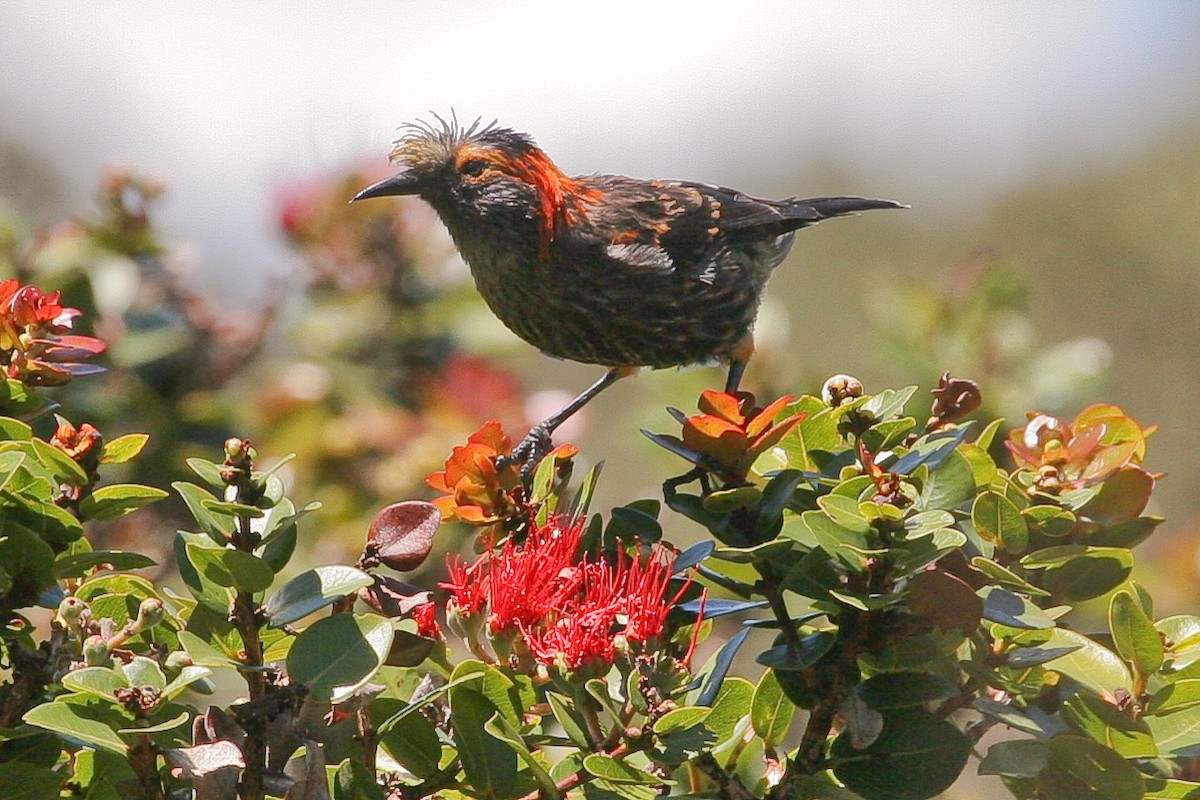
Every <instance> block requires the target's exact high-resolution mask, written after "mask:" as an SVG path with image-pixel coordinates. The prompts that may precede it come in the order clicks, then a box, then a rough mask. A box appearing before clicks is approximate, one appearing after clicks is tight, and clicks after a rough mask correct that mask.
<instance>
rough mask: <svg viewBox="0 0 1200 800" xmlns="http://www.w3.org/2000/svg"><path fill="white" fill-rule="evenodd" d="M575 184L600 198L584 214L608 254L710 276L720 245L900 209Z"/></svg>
mask: <svg viewBox="0 0 1200 800" xmlns="http://www.w3.org/2000/svg"><path fill="white" fill-rule="evenodd" d="M578 181H579V183H580V185H581V186H583V187H584V189H585V190H587V191H589V192H590V193H591V195H592V196H594V197H597V198H599V199H598V200H597V201H595V202H593V203H590V204H588V205H587V206H586V207H585V208H584V212H585V216H586V217H587V219H588V222H589V223H590V224H589V226H588V227H589V228H590V233H591V238H592V239H593V240H600V241H601V243H602V244H603V246H604V247H605V253H606V255H607V256H608V257H609V258H612V259H614V260H615V261H617V262H619V263H621V264H623V265H626V266H630V267H634V268H638V269H654V270H664V271H667V270H669V271H675V272H680V271H686V272H689V273H695V275H696V276H697V277H699V278H700V279H701V280H704V279H705V278H706V276H708V277H711V273H712V259H713V257H714V256H715V254H716V253H717V251H718V250H720V248H721V247H725V246H735V247H736V246H737V245H740V244H744V243H756V242H768V241H771V240H772V239H773V238H774V237H777V236H781V235H783V234H786V233H789V232H791V231H794V230H796V229H797V228H802V227H805V226H807V225H813V224H815V223H817V222H820V221H821V220H823V219H829V218H831V217H838V216H842V215H843V214H853V213H855V212H858V211H867V210H870V209H875V208H904V206H903V205H902V204H900V203H896V202H894V201H892V200H873V199H870V198H865V197H815V198H809V199H805V200H799V199H795V198H792V199H788V200H762V199H759V198H757V197H751V196H750V195H748V194H746V193H744V192H739V191H737V190H736V189H727V188H725V187H723V186H714V185H711V184H706V183H692V182H684V181H654V180H637V179H635V178H627V177H624V176H621V175H592V176H588V177H585V178H579V179H578Z"/></svg>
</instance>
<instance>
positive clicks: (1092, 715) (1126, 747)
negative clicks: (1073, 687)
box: [1062, 693, 1158, 758]
mask: <svg viewBox="0 0 1200 800" xmlns="http://www.w3.org/2000/svg"><path fill="white" fill-rule="evenodd" d="M1062 714H1063V718H1064V719H1065V720H1066V721H1067V723H1068V724H1070V725H1071V727H1073V728H1075V729H1076V730H1078V731H1079V732H1080V733H1083V734H1086V735H1087V736H1088V737H1090V738H1091V739H1093V740H1094V741H1097V742H1099V743H1100V744H1102V745H1104V746H1105V747H1110V748H1112V749H1113V750H1115V751H1116V752H1117V753H1120V754H1121V755H1122V756H1124V757H1125V758H1157V757H1158V747H1157V746H1156V745H1155V744H1154V737H1153V736H1151V735H1150V728H1149V727H1147V725H1146V723H1145V722H1144V721H1140V720H1133V719H1131V718H1130V717H1129V715H1127V714H1126V713H1125V712H1123V711H1121V710H1120V709H1119V708H1117V707H1116V706H1114V705H1111V704H1110V703H1107V702H1105V701H1104V699H1103V698H1100V697H1097V696H1096V695H1093V694H1083V693H1080V694H1073V695H1071V696H1070V697H1068V698H1067V699H1066V701H1065V703H1064V704H1063V711H1062Z"/></svg>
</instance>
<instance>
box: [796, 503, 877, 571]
mask: <svg viewBox="0 0 1200 800" xmlns="http://www.w3.org/2000/svg"><path fill="white" fill-rule="evenodd" d="M800 520H801V522H802V524H803V526H804V528H805V529H806V530H807V532H808V535H809V536H811V537H812V540H813V541H815V542H816V543H817V545H818V546H820V548H821V549H822V550H824V551H825V552H826V553H829V554H830V555H833V556H836V557H837V558H838V559H840V560H841V561H842V562H844V563H845V564H846V565H847V566H849V567H850V568H852V569H856V570H858V569H862V568H863V567H864V565H865V564H866V556H865V555H864V552H865V551H866V550H868V549H869V548H870V543H869V542H868V541H867V537H866V536H864V535H862V534H860V533H855V532H854V531H852V530H850V529H848V528H843V527H842V526H841V525H838V524H837V523H836V522H834V521H833V520H832V519H830V518H829V516H828V515H826V514H825V512H823V511H805V512H804V513H803V514H801V515H800ZM786 530H787V529H786V528H785V535H789V534H787V533H786Z"/></svg>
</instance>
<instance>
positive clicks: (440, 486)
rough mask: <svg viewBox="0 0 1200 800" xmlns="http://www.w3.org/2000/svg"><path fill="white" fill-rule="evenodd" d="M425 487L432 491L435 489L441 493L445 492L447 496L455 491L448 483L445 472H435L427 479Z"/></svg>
mask: <svg viewBox="0 0 1200 800" xmlns="http://www.w3.org/2000/svg"><path fill="white" fill-rule="evenodd" d="M425 485H426V486H428V487H429V488H430V489H434V490H436V491H439V492H445V493H446V494H449V493H450V492H452V491H454V489H453V488H451V486H450V484H448V483H446V473H445V472H434V473H432V474H430V475H429V477H427V478H426V479H425Z"/></svg>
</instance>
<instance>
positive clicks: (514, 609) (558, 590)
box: [488, 517, 584, 633]
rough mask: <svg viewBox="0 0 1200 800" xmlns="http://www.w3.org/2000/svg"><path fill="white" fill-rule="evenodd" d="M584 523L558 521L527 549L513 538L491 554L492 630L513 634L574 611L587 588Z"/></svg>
mask: <svg viewBox="0 0 1200 800" xmlns="http://www.w3.org/2000/svg"><path fill="white" fill-rule="evenodd" d="M582 535H583V518H582V517H581V518H579V519H577V520H575V521H574V522H572V523H571V524H569V525H567V526H565V527H564V526H563V525H562V524H561V520H558V519H555V520H553V521H551V522H550V523H549V524H547V525H543V526H540V527H536V528H534V529H533V530H532V531H531V532H530V534H529V537H528V538H527V539H526V540H525V542H524V543H523V544H522V545H521V546H517V544H516V543H515V542H514V541H513V540H512V539H509V540H508V541H507V542H505V543H504V547H503V548H501V550H500V552H499V553H489V566H490V570H489V575H488V608H489V612H488V628H489V629H490V630H491V632H492V633H511V632H515V631H518V630H523V629H526V628H529V627H531V626H533V625H536V624H537V623H538V622H540V621H542V620H544V619H546V617H547V616H549V615H551V614H553V613H555V612H561V611H563V610H564V609H567V608H570V607H571V605H572V603H573V601H574V598H575V597H576V596H577V595H578V593H579V589H580V586H581V585H582V583H583V573H584V570H583V568H582V567H579V566H576V563H575V554H576V552H577V551H578V550H579V540H580V538H581V537H582Z"/></svg>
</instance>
